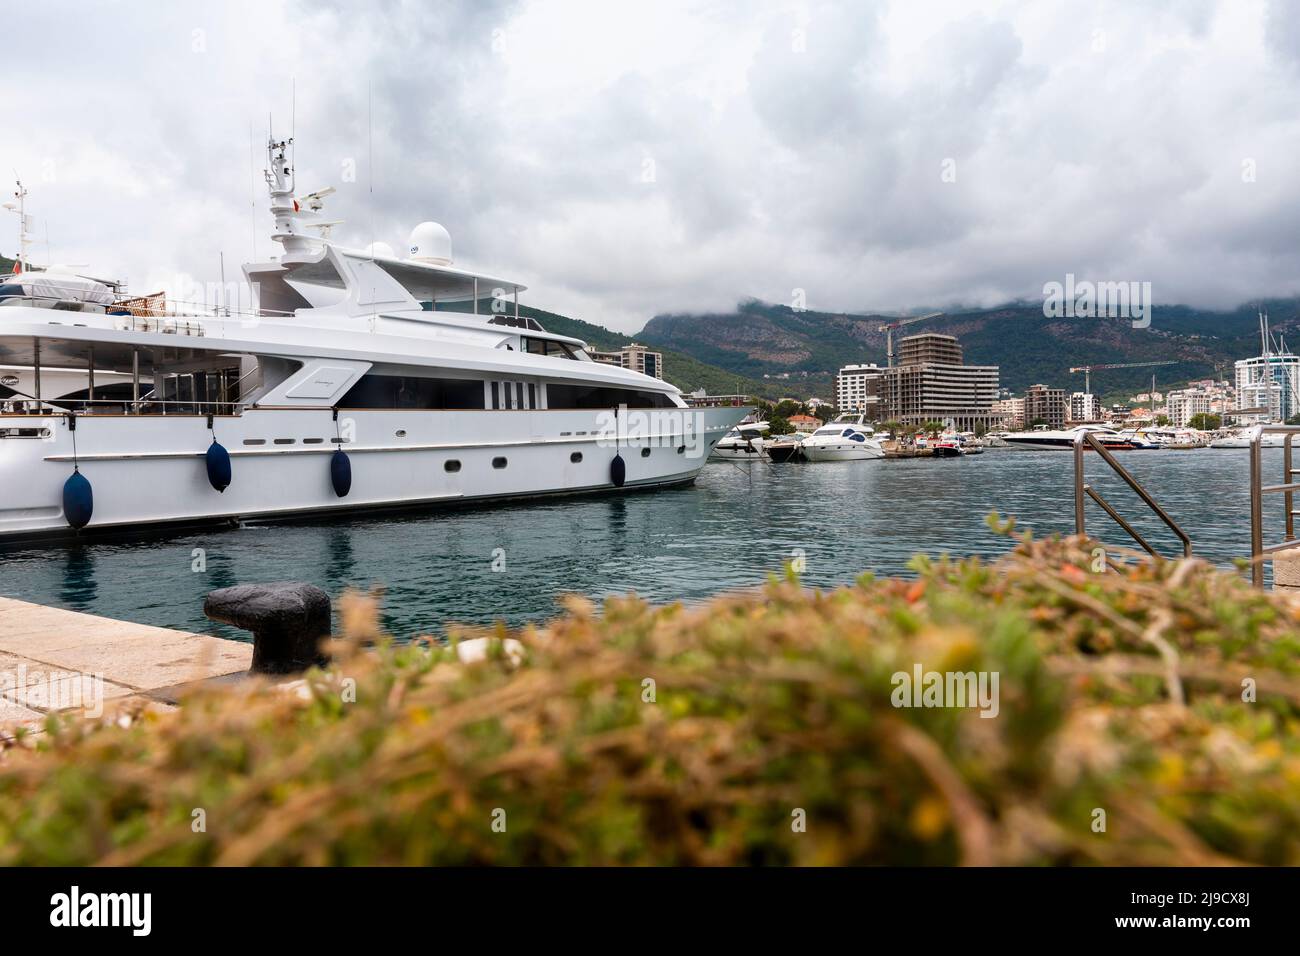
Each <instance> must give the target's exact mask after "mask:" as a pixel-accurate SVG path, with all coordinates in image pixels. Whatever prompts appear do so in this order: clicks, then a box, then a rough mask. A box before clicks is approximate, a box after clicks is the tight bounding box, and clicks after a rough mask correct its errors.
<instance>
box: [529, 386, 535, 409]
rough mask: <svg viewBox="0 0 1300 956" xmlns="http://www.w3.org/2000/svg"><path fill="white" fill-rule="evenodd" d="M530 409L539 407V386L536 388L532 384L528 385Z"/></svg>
mask: <svg viewBox="0 0 1300 956" xmlns="http://www.w3.org/2000/svg"><path fill="white" fill-rule="evenodd" d="M528 407H529V408H536V407H537V386H535V385H534V384H533V383H532V382H529V383H528Z"/></svg>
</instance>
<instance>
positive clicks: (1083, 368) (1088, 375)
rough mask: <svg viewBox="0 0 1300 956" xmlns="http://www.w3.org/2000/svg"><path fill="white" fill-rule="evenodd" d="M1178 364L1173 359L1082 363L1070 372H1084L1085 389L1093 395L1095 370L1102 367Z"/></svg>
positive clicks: (1142, 366)
mask: <svg viewBox="0 0 1300 956" xmlns="http://www.w3.org/2000/svg"><path fill="white" fill-rule="evenodd" d="M1177 364H1178V363H1177V362H1175V361H1173V360H1169V361H1166V362H1112V363H1110V364H1108V365H1080V366H1078V367H1076V368H1072V369H1070V372H1071V374H1073V373H1074V372H1082V373H1083V390H1084V392H1086V393H1087V394H1089V395H1091V394H1092V373H1093V372H1099V371H1101V370H1102V369H1108V368H1150V367H1151V366H1154V365H1177ZM1153 381H1154V379H1153ZM1153 388H1154V386H1153ZM1153 401H1154V399H1153Z"/></svg>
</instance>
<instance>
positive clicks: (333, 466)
mask: <svg viewBox="0 0 1300 956" xmlns="http://www.w3.org/2000/svg"><path fill="white" fill-rule="evenodd" d="M330 484H332V485H333V486H334V494H336V495H338V496H339V497H340V498H346V497H347V496H348V492H349V491H351V490H352V461H351V459H349V458H348V454H347V452H345V451H344V450H343V449H342V448H336V449H334V454H333V455H331V456H330Z"/></svg>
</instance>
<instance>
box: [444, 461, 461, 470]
mask: <svg viewBox="0 0 1300 956" xmlns="http://www.w3.org/2000/svg"><path fill="white" fill-rule="evenodd" d="M442 468H443V470H444V471H450V472H457V471H460V462H458V461H457V460H456V459H455V458H451V459H448V460H447V461H444V462H443V463H442Z"/></svg>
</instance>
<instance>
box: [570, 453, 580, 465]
mask: <svg viewBox="0 0 1300 956" xmlns="http://www.w3.org/2000/svg"><path fill="white" fill-rule="evenodd" d="M569 461H571V462H573V463H574V464H575V465H576V464H577V463H578V462H580V461H582V452H580V451H575V452H574V453H573V454H572V455H570V456H569Z"/></svg>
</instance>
